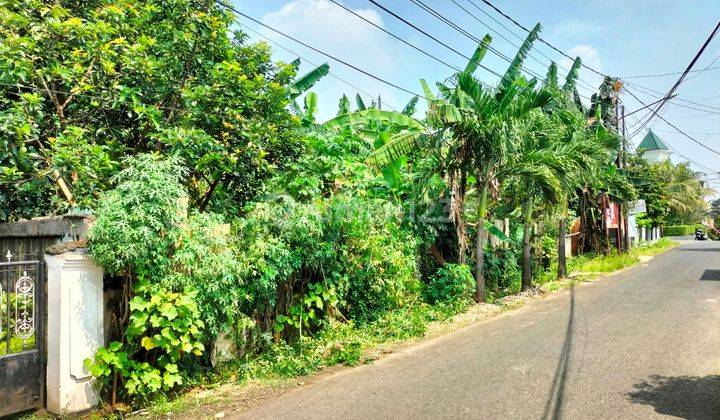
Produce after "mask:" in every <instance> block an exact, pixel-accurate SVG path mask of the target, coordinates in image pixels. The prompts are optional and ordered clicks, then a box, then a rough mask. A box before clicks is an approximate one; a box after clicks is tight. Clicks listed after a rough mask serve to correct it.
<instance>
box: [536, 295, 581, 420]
mask: <svg viewBox="0 0 720 420" xmlns="http://www.w3.org/2000/svg"><path fill="white" fill-rule="evenodd" d="M574 324H575V286H572V287H570V316H569V317H568V323H567V328H566V329H565V341H564V342H563V345H562V352H561V353H560V359H559V360H558V365H557V368H556V369H555V377H554V378H553V382H552V385H551V386H550V394H549V395H548V400H547V402H546V403H545V410H544V412H543V416H542V418H543V419H554V420H557V419H560V418H561V416H562V408H563V404H564V403H565V388H566V386H567V385H566V384H567V376H568V370H569V368H570V352H571V351H572V338H573V327H574Z"/></svg>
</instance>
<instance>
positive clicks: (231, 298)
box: [160, 212, 247, 340]
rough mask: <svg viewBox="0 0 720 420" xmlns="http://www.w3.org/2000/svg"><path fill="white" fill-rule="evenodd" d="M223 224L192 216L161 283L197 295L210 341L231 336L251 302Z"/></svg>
mask: <svg viewBox="0 0 720 420" xmlns="http://www.w3.org/2000/svg"><path fill="white" fill-rule="evenodd" d="M222 222H223V221H222V218H221V217H220V216H218V215H215V214H211V213H195V212H193V213H191V215H190V217H189V218H188V220H187V221H186V222H185V223H184V224H183V225H182V226H181V227H180V231H179V233H178V235H177V240H176V243H175V248H174V252H173V255H172V257H171V259H170V270H169V271H170V273H169V274H168V275H167V276H165V277H163V278H162V279H161V280H160V284H161V285H162V286H163V287H165V288H168V289H169V290H172V291H176V292H179V291H183V290H189V289H192V290H194V291H195V293H196V296H195V300H196V302H197V304H198V309H199V310H200V314H201V317H202V320H203V322H204V323H205V332H206V334H207V337H206V339H207V340H209V339H211V338H212V337H214V336H215V335H216V334H217V333H220V332H227V331H228V330H229V329H230V328H231V326H232V324H234V323H235V322H236V321H237V317H238V315H239V314H240V313H241V312H242V311H243V310H244V309H246V305H245V304H246V302H247V296H246V294H247V293H246V288H245V284H244V283H243V281H242V279H241V278H240V276H239V270H240V261H239V259H238V256H237V249H236V248H235V243H234V241H233V238H232V236H231V235H229V227H228V226H227V225H224V224H223V223H222ZM243 305H245V306H243Z"/></svg>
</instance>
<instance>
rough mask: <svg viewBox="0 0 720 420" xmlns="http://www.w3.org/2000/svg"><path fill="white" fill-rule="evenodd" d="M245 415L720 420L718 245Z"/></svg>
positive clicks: (686, 247)
mask: <svg viewBox="0 0 720 420" xmlns="http://www.w3.org/2000/svg"><path fill="white" fill-rule="evenodd" d="M244 416H245V417H246V418H253V419H257V418H273V419H277V418H292V419H298V418H301V419H302V418H308V419H309V418H323V419H324V418H338V419H345V420H346V419H355V418H357V419H369V418H372V419H377V418H386V419H390V418H392V419H396V418H414V419H415V418H527V419H541V418H548V419H550V418H553V419H555V418H567V419H582V418H619V419H620V418H622V419H639V418H659V417H665V416H674V417H680V418H702V419H704V418H708V419H713V418H714V419H720V242H709V241H708V242H690V241H687V242H684V243H683V244H682V245H681V246H680V247H678V248H676V249H673V250H671V251H669V252H666V253H664V254H661V255H659V256H656V257H655V258H654V259H652V260H651V261H649V262H647V263H646V264H641V265H639V266H637V267H635V268H632V269H630V270H627V271H625V272H622V273H620V274H617V275H614V276H611V277H608V278H604V279H601V280H598V281H596V282H592V283H586V284H583V285H580V286H577V287H575V288H573V289H571V290H568V291H565V292H560V293H557V294H554V295H552V296H550V297H548V298H545V299H541V300H538V301H536V302H533V303H531V304H528V305H526V306H525V307H523V308H520V309H518V310H515V311H509V312H506V313H504V314H502V315H500V316H498V317H495V318H493V319H490V320H487V321H483V322H481V323H478V324H475V325H472V326H470V327H467V328H464V329H462V330H460V331H457V332H455V333H453V334H449V335H447V336H444V337H442V338H440V339H437V340H433V341H430V342H427V343H424V344H421V345H419V346H417V347H414V348H411V349H409V350H406V351H405V352H403V353H401V354H397V355H393V356H390V357H388V358H385V359H382V360H379V361H377V362H375V363H374V364H371V365H366V366H362V367H359V368H355V369H347V370H344V371H342V372H341V373H339V374H336V375H334V376H331V377H329V378H327V379H325V380H322V381H319V382H317V383H314V384H312V385H308V386H305V387H300V388H298V389H296V390H294V391H291V392H290V393H288V394H285V395H283V396H281V397H279V398H276V399H273V400H270V401H267V402H265V403H263V404H262V405H260V406H258V407H255V408H254V409H252V410H251V411H249V412H246V413H244Z"/></svg>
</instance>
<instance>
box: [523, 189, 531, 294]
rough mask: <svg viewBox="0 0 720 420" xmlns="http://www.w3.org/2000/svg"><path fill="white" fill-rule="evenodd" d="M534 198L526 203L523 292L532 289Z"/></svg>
mask: <svg viewBox="0 0 720 420" xmlns="http://www.w3.org/2000/svg"><path fill="white" fill-rule="evenodd" d="M532 210H533V197H532V195H531V196H530V198H528V200H527V202H526V203H525V211H524V213H525V219H524V223H523V250H522V251H523V252H522V291H525V290H530V289H532V266H531V264H532V260H531V258H530V240H531V238H530V228H531V225H532Z"/></svg>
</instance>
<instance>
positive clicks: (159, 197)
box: [89, 154, 187, 280]
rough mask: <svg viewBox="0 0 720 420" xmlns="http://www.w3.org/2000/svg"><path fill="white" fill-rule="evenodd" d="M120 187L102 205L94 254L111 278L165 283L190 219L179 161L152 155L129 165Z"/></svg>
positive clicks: (120, 178)
mask: <svg viewBox="0 0 720 420" xmlns="http://www.w3.org/2000/svg"><path fill="white" fill-rule="evenodd" d="M124 163H125V165H126V169H124V170H122V171H121V172H120V173H119V174H118V175H117V176H116V177H115V179H114V182H116V183H117V186H116V187H115V188H114V189H113V190H111V191H109V192H108V193H107V194H106V195H105V196H104V197H102V199H101V200H100V204H99V207H98V209H97V219H96V220H95V224H94V225H93V227H92V229H91V230H90V234H89V242H90V246H89V252H90V255H92V257H93V259H94V260H95V261H96V262H97V263H98V264H100V265H101V266H102V267H103V268H104V269H105V271H106V272H108V273H110V274H123V273H128V272H132V274H133V275H134V276H136V277H138V278H140V279H145V278H152V279H155V280H159V279H160V278H162V276H164V275H165V274H166V273H167V268H168V266H169V255H170V249H171V248H172V247H173V245H174V244H175V241H176V240H177V238H178V235H179V234H180V226H181V224H182V223H183V222H184V220H185V219H186V218H187V194H186V193H185V190H184V189H183V187H182V185H181V184H180V179H181V177H182V175H183V171H182V168H181V166H180V162H179V160H177V159H161V158H160V157H159V156H157V155H152V154H147V155H140V156H138V157H133V158H128V159H126V160H125V162H124Z"/></svg>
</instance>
